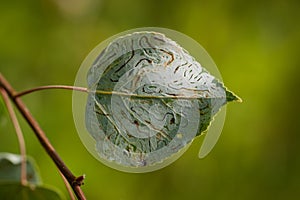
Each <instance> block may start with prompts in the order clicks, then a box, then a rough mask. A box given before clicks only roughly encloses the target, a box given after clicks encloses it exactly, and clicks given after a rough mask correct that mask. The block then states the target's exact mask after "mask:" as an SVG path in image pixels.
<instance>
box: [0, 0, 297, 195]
mask: <svg viewBox="0 0 300 200" xmlns="http://www.w3.org/2000/svg"><path fill="white" fill-rule="evenodd" d="M299 5H300V3H299V1H296V0H295V1H292V0H278V1H277V0H273V1H271V0H270V1H238V0H227V1H226V0H216V1H196V0H184V1H175V0H166V1H162V0H151V1H139V0H124V1H120V0H100V1H96V0H73V1H72V0H27V1H16V0H11V1H1V3H0V72H1V73H2V74H3V75H4V76H5V77H6V78H7V79H8V80H9V81H10V82H11V84H12V85H13V86H14V87H15V88H16V89H17V90H23V89H28V88H31V87H35V86H40V85H48V84H66V85H73V83H74V79H75V76H76V73H77V70H78V68H79V66H80V64H81V62H82V61H83V59H84V58H85V56H86V55H87V54H88V53H89V52H90V51H91V50H92V49H93V48H94V47H95V46H96V45H97V44H98V43H100V42H101V41H103V40H105V39H106V38H108V37H110V36H112V35H114V34H117V33H119V32H121V31H125V30H128V29H132V28H137V27H146V26H158V27H165V28H170V29H174V30H177V31H180V32H182V33H184V34H187V35H189V36H190V37H192V38H194V39H195V40H196V41H198V42H199V43H200V44H201V45H202V46H203V47H204V48H205V49H206V50H207V51H208V52H209V54H210V55H211V57H212V58H213V59H214V61H215V63H216V64H217V66H218V68H219V70H220V72H221V73H222V76H223V80H224V82H225V84H226V85H227V86H228V88H230V89H231V90H233V91H235V92H236V93H237V94H238V95H239V96H241V97H242V98H243V100H244V102H243V103H241V104H239V103H235V104H230V105H229V106H228V107H227V117H226V118H227V119H226V122H225V126H224V130H223V133H222V135H221V138H220V140H219V141H218V143H217V145H216V147H215V148H214V150H213V151H212V152H211V153H210V154H209V156H208V157H206V158H205V159H203V160H199V159H198V157H197V155H198V151H199V148H200V145H201V142H202V140H203V138H198V139H196V140H195V141H194V143H193V144H192V146H191V147H190V148H189V150H188V151H187V152H186V153H185V154H184V155H183V156H182V157H181V158H180V159H178V160H177V161H176V162H175V163H173V164H172V165H170V166H168V167H166V168H164V169H162V170H159V171H156V172H151V173H146V174H128V173H123V172H119V171H116V170H113V169H110V168H108V167H106V166H104V165H103V164H101V163H100V162H98V161H97V160H96V159H94V158H93V157H92V156H91V155H90V154H89V153H88V152H87V150H86V149H85V147H84V146H83V145H82V143H81V141H80V139H79V137H78V134H77V132H76V129H75V126H74V123H73V118H72V93H71V92H70V91H61V90H59V91H50V90H49V91H42V92H37V93H34V94H31V95H29V96H26V97H23V100H24V101H25V103H26V104H27V106H28V107H29V108H30V110H31V112H32V113H33V115H34V116H35V117H36V118H37V120H38V121H39V123H40V124H41V126H42V127H43V129H44V130H45V132H46V133H47V135H48V137H49V139H50V141H51V142H52V144H53V145H54V146H55V148H56V149H57V151H58V152H59V154H60V155H61V157H62V158H63V159H64V160H65V162H66V163H67V165H68V166H69V167H70V168H71V169H72V170H73V172H74V173H75V174H77V175H81V174H86V180H85V185H84V186H83V187H82V188H83V190H84V192H85V194H86V196H87V198H88V199H108V200H110V199H111V200H115V199H116V200H139V199H144V200H154V199H188V200H190V199H191V200H193V199H221V200H223V199H243V200H246V199H249V200H250V199H251V200H252V199H278V200H279V199H280V200H281V199H299V197H300V156H299V152H300V149H299V147H300V136H299V135H300V126H299V125H300V115H299V112H300V108H299V102H300V95H299V86H300V56H299V46H300V25H299V21H300V12H299V10H300V6H299ZM0 116H1V117H0V151H9V152H15V153H18V144H17V139H16V136H15V134H14V129H13V127H12V125H11V123H10V121H9V120H8V119H7V118H6V116H5V115H4V114H3V110H2V113H1V115H0ZM20 121H21V124H22V127H23V130H24V134H25V139H26V143H27V151H28V154H29V155H31V156H33V157H34V158H35V159H36V161H37V163H38V165H39V167H40V172H41V175H42V178H43V181H44V183H45V184H48V185H55V186H56V187H58V188H59V189H60V190H61V191H62V192H63V193H64V194H65V196H67V192H66V190H65V187H64V184H63V182H62V180H61V177H60V176H59V174H58V172H57V170H56V168H55V166H54V164H53V163H52V161H51V160H50V158H49V157H48V156H47V154H46V153H45V151H44V150H43V149H42V148H41V146H40V144H39V143H38V142H37V139H36V138H35V136H34V134H33V133H32V131H31V130H30V128H29V127H28V125H27V124H26V123H25V122H24V120H23V119H21V118H20Z"/></svg>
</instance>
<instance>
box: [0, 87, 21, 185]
mask: <svg viewBox="0 0 300 200" xmlns="http://www.w3.org/2000/svg"><path fill="white" fill-rule="evenodd" d="M0 94H1V95H2V97H3V100H4V103H5V105H6V108H7V111H8V113H9V116H10V118H11V121H12V123H13V125H14V127H15V130H16V134H17V138H18V142H19V149H20V154H21V184H22V185H26V184H27V170H26V162H27V161H26V160H27V159H26V147H25V141H24V137H23V133H22V130H21V127H20V124H19V121H18V119H17V116H16V113H15V111H14V109H13V106H12V104H11V102H10V100H9V96H8V94H7V92H6V91H5V90H4V89H3V88H1V87H0Z"/></svg>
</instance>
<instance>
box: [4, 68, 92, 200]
mask: <svg viewBox="0 0 300 200" xmlns="http://www.w3.org/2000/svg"><path fill="white" fill-rule="evenodd" d="M0 88H3V89H4V90H5V91H6V93H7V94H8V96H9V98H10V99H11V100H12V102H13V103H14V104H15V105H16V107H17V109H18V110H19V111H20V113H21V114H22V116H23V117H24V119H25V120H26V121H27V123H28V124H29V125H30V127H31V128H32V130H33V132H34V133H35V135H36V137H37V138H38V140H39V142H40V143H41V145H42V146H43V147H44V149H45V150H46V152H47V153H48V155H49V156H50V157H51V158H52V160H53V162H54V163H55V164H56V166H57V168H58V169H59V170H60V172H61V173H62V174H63V175H64V177H66V179H67V180H68V182H69V184H70V185H71V187H72V189H73V191H74V193H75V195H76V196H77V198H78V199H80V200H85V199H86V198H85V196H84V193H83V191H82V190H81V188H80V186H81V185H82V183H83V179H84V177H83V176H79V177H76V176H74V174H73V173H72V172H71V171H70V170H69V168H68V167H67V166H66V164H65V163H64V162H63V160H62V159H61V158H60V156H59V155H58V154H57V152H56V151H55V149H54V147H53V146H52V145H51V143H50V142H49V140H48V138H47V137H46V135H45V133H44V131H43V130H42V129H41V127H40V126H39V124H38V123H37V121H36V120H35V119H34V117H33V116H32V115H31V113H30V112H29V110H28V108H27V107H26V105H25V104H24V103H23V101H22V100H21V99H20V98H19V97H16V96H15V95H16V94H17V93H16V91H15V90H14V89H13V88H12V86H11V85H10V84H9V82H8V81H7V80H6V79H5V78H4V77H3V76H2V74H1V73H0Z"/></svg>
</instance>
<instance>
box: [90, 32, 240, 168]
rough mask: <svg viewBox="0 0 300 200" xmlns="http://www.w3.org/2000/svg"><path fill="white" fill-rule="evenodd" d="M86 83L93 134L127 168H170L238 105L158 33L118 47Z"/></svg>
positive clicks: (130, 38) (108, 156)
mask: <svg viewBox="0 0 300 200" xmlns="http://www.w3.org/2000/svg"><path fill="white" fill-rule="evenodd" d="M87 82H88V88H89V90H90V93H89V96H88V100H87V106H86V113H85V115H86V127H87V130H88V131H89V133H90V134H91V135H92V137H93V138H94V139H95V141H96V149H97V152H98V155H99V157H100V158H101V159H102V160H104V161H105V162H113V163H115V164H116V165H120V166H125V167H134V168H143V167H149V166H154V165H157V164H160V163H163V162H165V160H167V159H168V158H170V157H173V156H175V155H176V154H177V153H180V152H182V151H181V150H182V149H184V148H185V147H186V146H187V145H188V144H190V143H191V142H192V141H193V139H194V138H195V137H196V136H198V135H201V134H202V133H204V132H206V131H207V129H208V128H209V126H210V124H211V122H212V121H213V119H214V116H215V115H216V114H217V113H218V112H219V110H220V108H221V107H222V106H224V105H225V104H226V103H227V102H230V101H237V100H239V98H238V97H237V96H236V95H234V94H233V93H232V92H230V91H229V90H227V89H226V87H225V86H224V85H223V83H222V82H220V81H219V80H217V79H216V78H215V77H214V76H212V75H211V74H210V73H209V72H208V71H207V70H206V69H205V68H204V67H203V66H201V64H200V63H199V62H197V61H196V60H195V59H194V58H193V57H192V56H191V55H189V53H188V52H187V51H186V50H185V49H183V48H182V47H180V46H179V45H178V44H177V43H176V42H175V41H173V40H171V39H169V38H167V37H166V36H165V35H163V34H161V33H157V32H135V33H132V34H128V35H125V36H122V37H119V38H117V39H115V40H114V41H112V42H111V43H110V44H109V45H108V46H107V47H106V48H105V49H104V50H103V51H102V52H101V53H100V55H99V56H98V58H97V59H96V60H95V62H94V64H93V65H92V66H91V68H90V70H89V72H88V76H87ZM213 145H214V142H210V144H209V145H208V148H207V149H209V148H211V146H213Z"/></svg>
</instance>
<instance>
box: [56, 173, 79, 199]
mask: <svg viewBox="0 0 300 200" xmlns="http://www.w3.org/2000/svg"><path fill="white" fill-rule="evenodd" d="M58 173H59V175H60V176H61V178H62V179H63V181H64V184H65V186H66V188H67V191H68V193H69V196H70V198H71V200H75V197H74V194H73V192H72V188H71V186H70V185H69V183H68V180H67V179H66V177H65V176H64V175H63V174H62V173H61V172H60V171H58Z"/></svg>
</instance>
